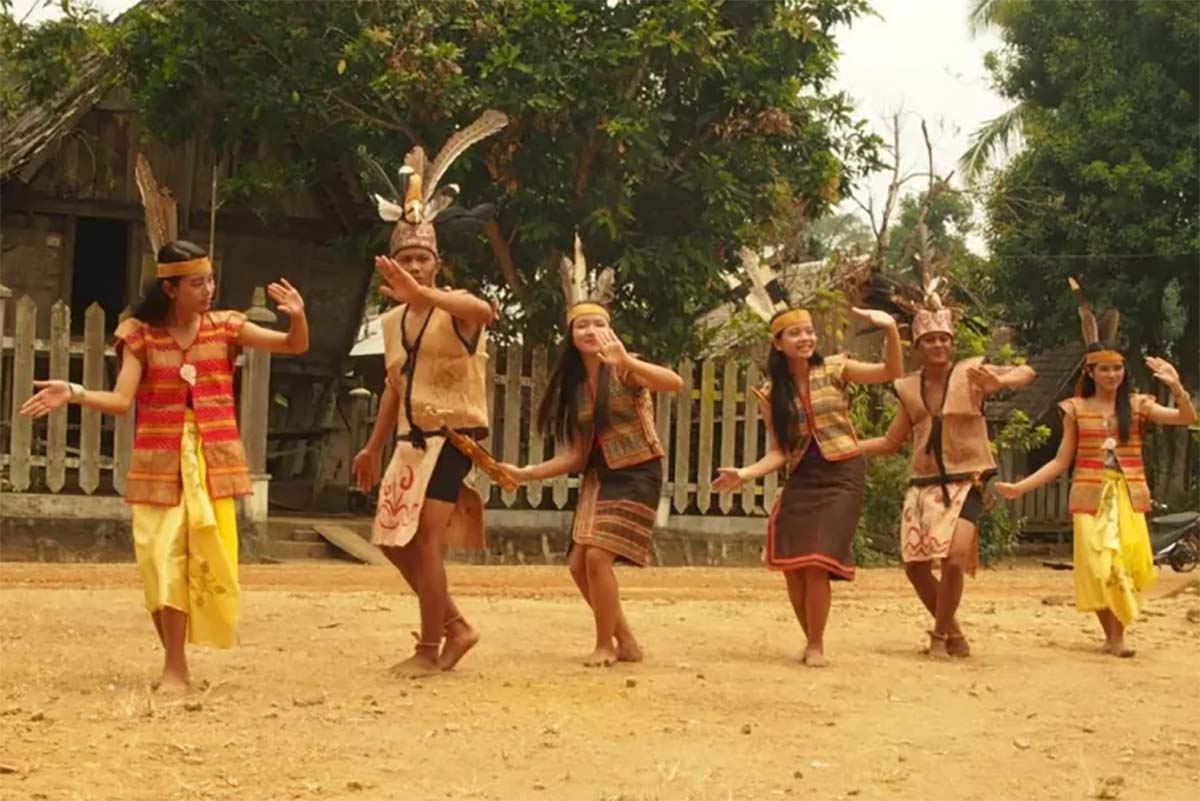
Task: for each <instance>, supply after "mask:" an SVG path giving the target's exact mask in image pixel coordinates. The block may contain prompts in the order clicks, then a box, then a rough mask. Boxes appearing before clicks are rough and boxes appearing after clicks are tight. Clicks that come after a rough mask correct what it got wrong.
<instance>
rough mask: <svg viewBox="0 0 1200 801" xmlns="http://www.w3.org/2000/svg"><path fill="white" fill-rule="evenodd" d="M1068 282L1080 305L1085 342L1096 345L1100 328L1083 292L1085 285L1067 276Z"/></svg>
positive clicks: (1080, 320) (1085, 343) (1081, 325)
mask: <svg viewBox="0 0 1200 801" xmlns="http://www.w3.org/2000/svg"><path fill="white" fill-rule="evenodd" d="M1067 283H1068V284H1069V285H1070V287H1071V294H1072V295H1074V296H1075V302H1076V303H1077V304H1078V305H1079V323H1080V327H1081V328H1082V329H1083V344H1084V345H1094V344H1096V343H1097V342H1099V341H1100V329H1099V326H1098V325H1097V324H1096V315H1095V314H1093V313H1092V307H1091V304H1089V303H1088V299H1087V296H1086V295H1085V294H1083V287H1082V286H1080V285H1079V282H1078V281H1076V280H1075V279H1074V278H1071V277H1069V276H1068V277H1067Z"/></svg>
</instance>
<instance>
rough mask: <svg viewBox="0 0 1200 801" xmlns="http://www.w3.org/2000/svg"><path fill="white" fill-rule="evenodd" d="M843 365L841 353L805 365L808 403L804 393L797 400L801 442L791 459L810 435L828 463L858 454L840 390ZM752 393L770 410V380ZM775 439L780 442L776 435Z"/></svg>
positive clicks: (802, 450)
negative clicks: (800, 414) (800, 415)
mask: <svg viewBox="0 0 1200 801" xmlns="http://www.w3.org/2000/svg"><path fill="white" fill-rule="evenodd" d="M845 368H846V357H845V356H844V355H842V354H838V355H834V356H826V357H825V361H824V362H823V363H822V364H814V365H811V366H810V367H809V368H808V402H807V403H805V402H804V397H803V394H801V396H800V397H799V398H797V401H796V404H797V406H799V407H800V408H803V410H804V414H803V417H804V419H803V420H801V421H800V425H799V434H800V436H799V439H798V440H797V442H799V443H800V444H799V445H798V446H797V447H796V449H795V451H793V452H792V454H791V455H790V456H791V459H790V461H792V462H794V461H796V460H798V459H800V457H801V456H803V455H804V453H805V451H807V450H808V443H809V439H810V438H811V439H815V440H816V442H817V447H818V448H820V450H821V455H822V456H824V457H825V459H827V460H828V461H830V462H838V461H841V460H842V459H850V458H852V457H854V456H857V455H858V454H859V453H860V450H859V447H858V436H857V435H856V434H855V433H854V424H853V423H852V422H850V404H849V402H848V401H847V400H846V394H845V392H844V391H843V390H844V389H845V386H846V382H845V380H844V379H843V378H842V372H843V370H845ZM755 392H756V394H757V395H758V396H759V398H761V399H763V400H764V401H765V402H766V404H767V408H768V409H769V408H770V404H771V382H770V381H768V382H767V383H766V384H764V385H763V387H762V389H760V390H755ZM776 439H777V440H779V441H780V442H781V443H782V439H780V438H779V437H778V436H776Z"/></svg>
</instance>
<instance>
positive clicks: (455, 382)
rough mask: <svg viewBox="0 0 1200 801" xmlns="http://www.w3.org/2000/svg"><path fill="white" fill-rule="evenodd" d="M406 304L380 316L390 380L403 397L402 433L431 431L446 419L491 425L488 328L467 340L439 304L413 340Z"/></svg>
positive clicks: (463, 426)
mask: <svg viewBox="0 0 1200 801" xmlns="http://www.w3.org/2000/svg"><path fill="white" fill-rule="evenodd" d="M407 308H408V306H407V305H400V306H397V307H395V308H394V309H391V310H389V311H388V312H387V313H386V314H384V315H383V316H382V317H381V318H380V328H381V329H382V331H383V359H384V366H385V367H386V369H387V380H388V383H389V384H391V386H392V388H393V389H394V390H395V391H396V393H397V394H398V395H399V398H400V409H399V420H398V433H399V435H400V436H404V435H406V434H409V433H410V432H411V431H412V429H413V428H414V427H415V428H418V429H420V430H421V431H422V432H425V433H429V434H433V433H436V432H438V431H439V430H440V429H441V427H442V425H448V426H450V427H451V428H453V429H456V430H458V431H463V432H467V431H469V430H471V429H484V428H487V425H488V407H487V362H488V353H487V329H486V328H485V329H481V330H480V332H479V334H478V336H477V337H476V338H475V341H474V342H468V341H467V340H465V339H464V338H463V337H462V334H461V333H459V329H458V326H459V323H458V322H457V321H456V320H455V319H454V317H453V316H452V315H450V314H449V313H448V312H446V311H444V310H442V309H439V308H436V307H435V308H433V309H432V310H431V311H430V313H429V316H428V318H426V320H425V322H424V324H423V326H422V327H421V328H420V329H419V330H418V331H417V332H416V333H415V334H414V335H413V338H412V340H411V341H408V340H407V338H406V337H405V335H404V318H405V315H406V309H407ZM415 316H416V315H415V313H414V317H415ZM410 415H411V416H410Z"/></svg>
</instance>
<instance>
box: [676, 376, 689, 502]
mask: <svg viewBox="0 0 1200 801" xmlns="http://www.w3.org/2000/svg"><path fill="white" fill-rule="evenodd" d="M692 372H693V371H692V362H691V360H690V359H684V360H683V361H682V362H680V364H679V375H680V376H681V377H682V378H683V388H682V389H680V390H679V405H678V406H676V407H675V409H676V414H675V511H676V512H678V513H679V514H683V513H684V512H686V511H687V507H688V489H689V487H688V482H689V480H690V475H689V474H690V472H691V471H690V470H689V469H688V468H690V467H691V461H692V384H693V380H692V379H693V376H692Z"/></svg>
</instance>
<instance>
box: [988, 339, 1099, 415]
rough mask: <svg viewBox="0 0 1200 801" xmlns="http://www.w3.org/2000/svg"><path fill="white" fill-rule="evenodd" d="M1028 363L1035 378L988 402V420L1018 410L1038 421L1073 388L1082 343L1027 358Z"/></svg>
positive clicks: (1081, 357)
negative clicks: (1006, 395) (1005, 396)
mask: <svg viewBox="0 0 1200 801" xmlns="http://www.w3.org/2000/svg"><path fill="white" fill-rule="evenodd" d="M1028 361H1029V366H1030V367H1032V368H1033V369H1034V370H1035V371H1036V372H1037V378H1035V379H1033V382H1032V383H1031V384H1030V385H1029V386H1027V387H1022V388H1021V389H1019V390H1017V391H1016V392H1014V393H1012V395H1011V397H1008V398H1004V399H1002V400H994V401H988V404H987V416H988V419H989V420H997V421H1003V420H1007V419H1008V418H1009V415H1011V414H1012V412H1013V411H1016V410H1018V409H1019V410H1020V411H1022V412H1024V413H1025V414H1026V415H1028V416H1029V419H1031V420H1039V419H1041V418H1042V416H1043V415H1045V414H1046V413H1047V412H1049V411H1050V410H1051V409H1053V408H1054V405H1055V404H1056V403H1058V402H1059V401H1060V400H1062V399H1063V398H1065V397H1067V396H1068V395H1070V394H1071V393H1072V392H1073V391H1074V389H1075V376H1076V374H1077V373H1078V371H1079V365H1080V363H1081V362H1082V361H1083V345H1082V344H1080V343H1078V342H1074V343H1071V344H1069V345H1063V346H1061V347H1058V348H1054V349H1052V350H1048V351H1044V352H1042V353H1039V354H1036V355H1034V356H1030V357H1029V360H1028Z"/></svg>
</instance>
